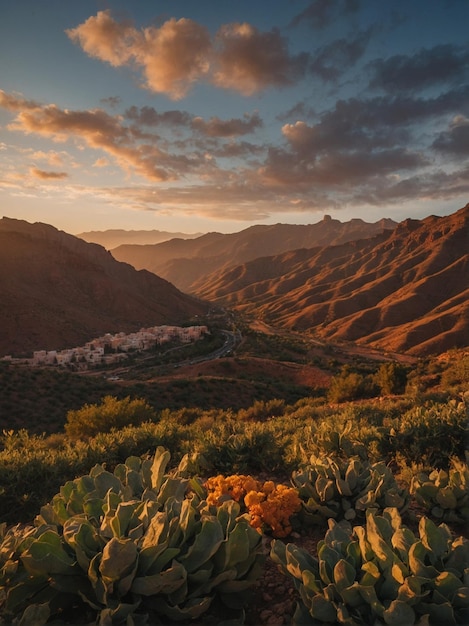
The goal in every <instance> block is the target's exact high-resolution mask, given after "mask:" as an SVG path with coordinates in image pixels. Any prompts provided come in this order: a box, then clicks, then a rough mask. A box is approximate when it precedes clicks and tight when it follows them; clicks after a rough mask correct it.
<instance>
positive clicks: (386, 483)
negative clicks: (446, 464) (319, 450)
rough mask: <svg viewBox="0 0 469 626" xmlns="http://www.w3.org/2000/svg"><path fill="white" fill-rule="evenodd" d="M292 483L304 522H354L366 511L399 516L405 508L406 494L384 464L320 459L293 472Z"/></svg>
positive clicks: (407, 499) (327, 458) (355, 459)
mask: <svg viewBox="0 0 469 626" xmlns="http://www.w3.org/2000/svg"><path fill="white" fill-rule="evenodd" d="M292 482H293V484H294V485H295V487H296V488H297V489H298V492H299V495H300V498H301V499H302V500H303V513H304V517H305V520H306V521H309V522H311V523H320V522H323V521H324V520H326V519H329V518H332V519H336V520H340V519H346V520H354V519H356V518H357V517H360V516H362V517H364V515H365V511H366V510H367V509H374V510H376V511H378V510H383V509H384V508H386V507H396V508H397V509H399V510H400V511H401V512H402V511H404V510H405V509H406V508H407V506H408V504H409V494H408V492H407V491H406V490H405V489H401V488H400V487H399V486H398V484H397V482H396V479H395V477H394V475H393V473H392V471H391V470H390V468H389V467H388V466H387V465H386V464H385V463H384V462H378V463H370V462H369V461H367V460H361V459H358V458H350V459H346V460H344V459H334V458H331V457H326V458H323V459H320V458H318V457H316V456H314V455H313V456H312V457H311V459H310V463H309V464H308V465H305V466H304V467H303V468H302V469H300V470H298V471H296V472H293V474H292Z"/></svg>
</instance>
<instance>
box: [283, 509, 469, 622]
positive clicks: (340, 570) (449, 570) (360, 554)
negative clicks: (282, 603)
mask: <svg viewBox="0 0 469 626" xmlns="http://www.w3.org/2000/svg"><path fill="white" fill-rule="evenodd" d="M271 556H272V558H273V559H274V561H275V562H277V563H278V564H279V565H280V566H281V567H282V568H283V570H284V571H285V573H286V575H287V576H291V577H292V578H293V580H294V582H295V584H296V586H297V588H298V590H299V593H300V602H299V603H298V608H297V611H296V613H295V616H294V622H293V623H294V624H312V625H314V624H324V623H332V624H350V625H352V626H358V625H360V624H378V623H381V624H382V623H383V622H384V624H390V625H393V624H395V625H396V626H397V625H400V624H409V625H412V624H465V623H467V619H468V616H469V594H468V588H467V586H466V585H467V581H466V578H465V577H466V576H467V573H466V572H467V570H466V566H467V563H468V561H469V541H468V540H467V539H463V538H462V537H460V538H459V539H454V538H453V536H452V534H451V532H450V530H449V528H448V527H447V526H445V525H440V526H436V525H435V524H434V523H433V522H432V521H431V520H430V519H428V518H426V517H422V518H421V520H420V523H419V536H418V537H416V536H415V535H414V533H413V532H412V531H411V530H410V529H409V528H407V527H406V526H404V525H403V524H402V521H401V518H400V516H399V513H398V512H397V509H394V508H388V509H386V510H385V511H384V513H383V514H382V515H378V514H377V513H375V512H373V511H371V510H370V511H368V512H367V517H366V525H365V526H355V527H354V528H352V526H351V525H350V523H349V522H347V521H346V520H344V521H343V522H341V523H340V524H339V523H337V522H335V521H334V520H330V522H329V530H328V531H327V533H326V535H325V537H324V539H323V540H321V541H320V542H319V544H318V557H317V558H315V557H314V556H312V555H310V554H308V553H307V552H305V551H304V550H302V549H301V548H297V547H295V545H294V544H288V545H285V544H284V543H282V542H281V541H280V540H276V541H274V543H273V546H272V551H271Z"/></svg>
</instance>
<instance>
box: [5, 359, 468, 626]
mask: <svg viewBox="0 0 469 626" xmlns="http://www.w3.org/2000/svg"><path fill="white" fill-rule="evenodd" d="M235 358H237V357H235ZM307 358H309V357H307ZM458 358H459V355H455V354H453V355H452V356H451V359H449V360H448V361H446V362H445V361H443V360H441V359H438V360H428V361H426V362H424V363H420V364H419V365H418V366H417V367H415V368H413V370H412V371H408V370H407V369H406V368H402V367H401V366H398V365H397V364H392V363H391V362H389V363H385V364H384V365H383V364H376V365H374V366H371V365H369V364H368V365H367V366H366V367H365V366H362V365H361V364H355V365H354V364H353V363H351V362H350V363H349V364H348V366H347V367H345V368H344V367H343V366H344V363H340V362H338V363H336V364H335V365H334V368H335V371H334V375H335V376H334V379H333V380H335V381H336V382H335V383H334V382H333V383H332V384H331V389H334V386H335V389H336V390H337V392H338V393H339V392H340V393H342V394H343V392H344V389H345V388H346V386H347V385H349V383H350V381H351V380H352V379H353V380H354V381H355V382H358V388H359V389H360V392H359V394H358V396H362V395H365V396H367V395H372V394H379V397H376V398H373V397H359V398H358V399H357V400H354V401H350V398H349V397H347V394H345V397H347V399H346V400H345V399H344V397H343V395H342V398H341V399H342V400H344V401H342V402H339V400H338V397H337V396H336V397H334V400H332V395H331V394H332V393H333V392H332V391H330V390H329V394H328V397H327V398H326V397H324V396H323V397H320V396H319V397H318V396H316V397H315V396H314V394H313V395H307V394H306V393H303V394H302V395H301V394H299V393H298V395H300V397H293V399H287V394H285V395H284V396H283V397H282V396H280V395H277V396H274V395H273V389H272V388H270V389H269V387H268V385H267V384H266V385H265V386H262V384H261V381H259V380H257V381H247V380H242V379H237V380H234V379H230V383H229V384H228V383H227V381H224V383H223V384H221V383H218V384H219V387H217V381H216V380H212V381H210V380H208V379H206V378H201V379H198V378H197V379H193V380H192V381H190V383H188V381H187V380H184V379H174V380H172V382H171V383H170V384H171V385H172V390H173V392H174V393H173V395H172V396H169V395H168V396H166V395H162V389H163V387H162V385H158V384H154V383H151V384H150V383H148V384H146V383H144V382H143V381H140V382H138V383H126V384H125V385H122V386H120V385H116V389H117V390H118V393H112V392H111V393H109V386H108V384H107V381H105V382H106V384H103V382H104V381H102V380H101V381H100V380H93V379H92V378H86V379H85V378H83V377H81V376H75V377H73V381H71V379H69V376H71V375H70V374H65V373H60V372H52V371H51V370H49V371H47V372H46V371H42V370H34V371H33V370H29V371H27V375H28V377H29V379H28V380H29V381H30V383H31V386H32V388H34V387H35V385H36V384H38V385H39V384H43V385H48V393H50V392H52V393H53V392H55V391H54V390H59V389H61V390H62V391H61V393H62V392H63V394H64V397H65V396H66V389H65V386H66V384H68V383H70V388H71V389H72V390H73V384H74V383H75V382H76V384H77V385H78V384H79V385H82V387H80V389H81V390H82V391H81V392H80V393H83V394H84V395H86V394H85V391H86V389H87V388H88V387H87V385H90V387H89V388H90V389H91V388H93V389H95V391H96V399H94V397H93V399H91V398H89V399H88V402H86V403H85V402H83V403H82V404H81V405H80V406H78V407H74V408H71V409H66V410H65V412H64V415H63V417H62V425H61V427H56V428H55V432H54V431H53V432H50V431H49V432H47V431H46V430H44V431H40V432H39V433H37V432H36V433H35V432H34V431H33V430H32V429H31V430H30V429H27V428H24V427H23V428H19V429H16V428H14V427H7V428H4V430H3V434H2V435H1V436H0V512H1V514H0V522H3V524H0V623H2V620H3V622H4V623H9V622H14V623H18V624H26V623H35V624H37V625H38V626H39V625H40V624H45V623H46V622H48V621H52V623H54V622H55V623H60V622H61V621H65V622H67V620H70V622H69V623H73V620H75V623H76V622H77V620H78V621H80V620H81V622H82V623H83V622H84V623H98V624H102V626H104V625H107V624H116V625H117V624H134V625H135V626H137V624H140V623H144V620H145V619H146V618H145V616H148V619H150V623H159V622H160V623H161V620H163V623H172V622H173V621H177V620H183V621H188V620H190V619H198V617H202V616H203V615H205V612H207V611H209V610H212V609H213V608H214V607H217V606H220V607H221V606H223V607H225V608H223V609H220V613H219V614H223V615H224V616H226V617H227V616H228V611H233V613H232V614H231V615H232V616H233V618H234V619H236V620H237V623H242V619H243V612H242V611H243V609H242V605H243V602H242V601H241V600H243V601H245V600H246V599H247V598H248V596H246V595H245V590H248V589H250V588H252V585H253V584H254V583H255V581H256V579H257V577H258V576H259V573H260V571H261V567H262V561H263V558H265V557H266V556H267V555H266V553H265V552H264V550H263V548H262V546H263V545H264V546H265V541H263V537H262V535H264V536H267V537H269V539H270V538H271V537H286V538H288V540H291V538H292V537H294V535H295V533H293V534H292V531H293V530H294V531H296V532H297V533H298V532H301V533H303V532H310V531H314V532H316V533H320V536H321V537H323V538H321V539H320V541H319V544H318V552H317V555H316V554H309V553H305V552H304V551H302V550H300V548H297V547H296V546H295V545H294V544H288V545H285V544H283V543H281V542H279V541H278V540H275V542H274V543H273V544H272V546H273V547H272V552H271V558H272V559H273V560H274V561H275V562H277V563H278V564H279V566H281V567H282V568H283V569H284V570H285V572H288V573H287V574H286V575H287V576H291V577H292V579H294V581H295V585H296V587H297V589H298V592H299V596H298V599H299V604H298V608H297V611H296V614H295V621H296V622H297V623H301V624H303V623H304V624H308V623H311V624H318V623H322V622H324V621H325V622H327V623H332V624H333V623H344V624H349V625H351V626H354V625H355V624H356V625H359V624H364V623H370V624H371V623H376V624H378V623H384V624H391V625H392V624H400V623H408V624H417V623H419V624H422V625H423V624H428V625H429V626H434V625H435V624H439V623H448V624H451V623H454V624H464V623H466V622H467V621H468V620H467V617H468V611H469V607H468V595H467V586H466V583H465V582H464V571H463V569H464V568H463V566H462V565H461V564H462V563H463V562H464V563H466V567H467V558H468V550H469V548H468V543H467V541H466V540H463V539H457V538H456V537H455V533H458V532H460V529H461V528H464V527H462V526H461V524H463V523H464V522H467V520H468V519H469V518H468V510H469V509H468V504H469V492H468V482H469V474H468V469H467V457H466V452H467V442H468V434H469V420H468V417H469V395H468V393H467V385H466V382H464V371H465V370H464V366H458ZM461 360H462V361H463V362H465V355H464V354H463V355H462V356H461ZM234 361H235V359H232V360H231V361H226V362H227V363H230V362H233V363H234ZM331 367H332V365H331ZM0 369H1V373H2V376H4V379H3V380H6V381H8V380H9V381H10V383H12V382H13V383H14V384H13V387H14V388H15V389H17V388H18V386H19V385H20V384H21V380H22V378H21V372H19V371H18V370H17V369H16V368H9V367H5V368H0ZM6 372H9V376H10V377H9V378H8V375H5V374H6ZM447 372H450V374H447ZM404 374H405V377H404ZM445 381H451V384H450V385H448V386H447V387H445ZM59 383H60V384H59ZM168 384H169V383H168ZM244 384H246V385H248V384H249V385H250V386H251V389H256V392H258V393H259V395H258V396H257V397H255V398H254V399H252V397H251V399H252V401H251V402H250V404H247V403H246V399H247V397H248V394H246V396H244V397H243V398H242V400H241V399H240V398H239V397H238V402H237V403H235V402H229V401H228V400H229V399H231V397H232V396H229V394H227V390H228V389H230V388H231V389H233V390H236V391H237V393H238V395H239V394H240V392H241V390H243V389H245V387H243V385H244ZM230 385H231V386H232V387H230ZM62 387H63V389H62ZM352 388H353V385H350V386H349V391H350V389H352ZM100 389H101V392H99V390H100ZM166 389H167V388H166ZM267 389H269V392H267V391H266V390H267ZM51 390H52V391H51ZM262 390H264V391H266V394H265V396H264V397H262V394H261V393H260V392H261V391H262ZM297 391H298V389H297ZM15 393H16V391H15ZM210 394H211V395H210ZM215 394H219V396H220V398H219V401H218V406H216V403H215V402H214V403H209V404H204V402H203V401H202V399H205V400H206V399H207V398H208V397H214V396H215ZM44 395H46V394H44ZM235 395H236V393H233V396H235ZM293 395H295V394H293ZM158 396H159V397H158ZM227 396H228V397H227ZM259 396H260V397H259ZM383 396H384V397H383ZM77 398H78V395H77ZM170 398H171V400H170ZM61 406H62V410H63V409H64V407H63V405H61ZM202 407H205V408H202ZM155 450H156V455H155ZM169 452H171V457H170V454H169ZM425 516H427V517H425ZM351 520H353V523H354V524H355V526H353V527H352V526H351V524H350V521H351ZM402 520H403V521H402ZM441 522H445V523H446V524H448V526H445V525H444V524H443V525H442V524H441ZM436 524H440V526H437V525H436ZM326 525H327V526H328V528H329V530H328V531H327V532H326V534H325V536H324V529H325V527H326ZM417 530H418V536H417V534H416V533H417ZM264 538H265V537H264ZM240 591H242V592H243V593H239V592H240ZM426 616H428V617H426ZM15 620H16V621H15ZM207 623H208V622H207Z"/></svg>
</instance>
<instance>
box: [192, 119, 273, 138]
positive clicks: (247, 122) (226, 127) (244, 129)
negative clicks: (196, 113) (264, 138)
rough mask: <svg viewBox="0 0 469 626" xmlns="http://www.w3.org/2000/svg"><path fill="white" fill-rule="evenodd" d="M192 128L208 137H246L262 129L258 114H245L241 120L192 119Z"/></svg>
mask: <svg viewBox="0 0 469 626" xmlns="http://www.w3.org/2000/svg"><path fill="white" fill-rule="evenodd" d="M192 127H193V128H194V129H195V130H197V131H199V132H200V133H202V134H204V135H207V136H208V137H236V136H239V135H247V134H249V133H252V132H254V131H255V130H256V129H257V128H261V127H262V120H261V118H260V117H259V114H258V113H254V114H253V115H248V114H245V115H244V118H243V119H239V118H234V119H230V120H222V119H220V118H219V117H211V118H210V119H209V120H208V121H205V120H204V119H203V118H202V117H194V118H193V120H192Z"/></svg>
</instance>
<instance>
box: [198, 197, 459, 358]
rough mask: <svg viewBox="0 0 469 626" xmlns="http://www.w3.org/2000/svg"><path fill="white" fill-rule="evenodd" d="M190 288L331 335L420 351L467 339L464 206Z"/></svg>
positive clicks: (252, 264)
mask: <svg viewBox="0 0 469 626" xmlns="http://www.w3.org/2000/svg"><path fill="white" fill-rule="evenodd" d="M194 293H196V294H197V295H198V296H199V297H203V298H207V299H209V300H211V301H213V302H216V303H218V304H223V305H225V306H229V307H232V308H235V309H238V310H240V311H243V312H245V313H248V314H251V315H252V314H254V312H255V314H256V315H257V316H258V317H260V318H261V319H265V320H266V321H268V322H270V323H272V324H274V323H275V324H277V325H279V326H281V327H282V326H283V327H286V328H290V329H296V330H301V331H305V330H310V331H312V332H314V333H315V334H317V335H318V336H319V337H323V338H325V339H329V340H335V341H337V340H346V341H355V342H362V343H367V344H369V345H371V346H373V347H378V348H381V349H384V350H389V351H393V352H406V353H409V354H414V355H417V356H419V355H424V354H429V353H431V352H441V351H444V350H447V349H449V348H451V347H463V346H467V345H468V344H469V304H468V303H469V204H468V205H466V207H463V208H462V209H460V210H459V211H457V212H456V213H454V214H452V215H450V216H446V217H437V216H429V217H427V218H425V219H423V220H405V221H403V222H401V223H400V224H399V225H398V226H397V227H396V228H395V229H394V230H392V231H387V232H383V233H382V234H381V235H376V236H375V237H372V238H369V239H363V240H355V241H350V242H346V243H344V244H340V245H338V246H327V247H324V246H323V247H321V246H319V247H316V248H312V249H302V250H296V251H291V252H288V253H283V254H282V255H278V256H273V257H262V258H258V259H255V260H253V261H249V262H247V263H245V264H242V265H239V266H235V267H232V268H229V269H227V270H225V271H224V272H221V273H213V274H210V275H208V276H206V277H205V278H204V279H203V280H200V281H199V282H198V283H196V284H195V285H194Z"/></svg>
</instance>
